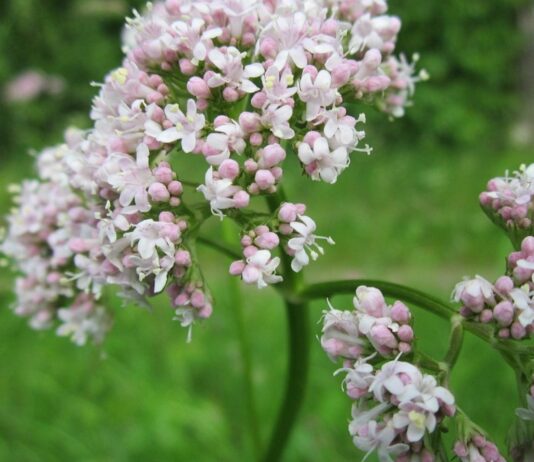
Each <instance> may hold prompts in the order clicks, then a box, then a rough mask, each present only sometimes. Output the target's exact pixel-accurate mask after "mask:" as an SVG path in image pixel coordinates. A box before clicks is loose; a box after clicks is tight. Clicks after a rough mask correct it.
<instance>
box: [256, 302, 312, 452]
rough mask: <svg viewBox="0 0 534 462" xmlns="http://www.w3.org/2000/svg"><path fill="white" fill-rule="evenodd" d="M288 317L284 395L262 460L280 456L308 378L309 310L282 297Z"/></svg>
mask: <svg viewBox="0 0 534 462" xmlns="http://www.w3.org/2000/svg"><path fill="white" fill-rule="evenodd" d="M285 304H286V315H287V321H288V341H289V363H288V366H287V369H288V375H287V381H286V389H285V393H284V399H283V401H282V405H281V407H280V410H279V413H278V417H277V420H276V423H275V426H274V430H273V433H272V435H271V439H270V441H269V445H268V447H267V450H266V451H265V454H264V457H263V461H264V462H277V461H279V460H282V456H283V453H284V450H285V447H286V445H287V443H288V442H289V438H290V436H291V431H292V429H293V426H294V424H295V422H296V420H297V417H298V413H299V410H300V408H301V406H302V403H303V401H304V397H305V391H306V384H307V380H308V363H309V344H310V328H309V313H308V310H306V309H305V306H304V305H303V304H294V303H291V302H289V301H287V300H285Z"/></svg>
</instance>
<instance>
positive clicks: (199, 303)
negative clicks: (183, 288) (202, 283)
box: [191, 290, 206, 308]
mask: <svg viewBox="0 0 534 462" xmlns="http://www.w3.org/2000/svg"><path fill="white" fill-rule="evenodd" d="M205 303H206V296H205V295H204V294H203V293H202V291H200V290H195V291H194V292H193V293H192V294H191V305H193V306H194V307H195V308H202V307H203V306H204V304H205Z"/></svg>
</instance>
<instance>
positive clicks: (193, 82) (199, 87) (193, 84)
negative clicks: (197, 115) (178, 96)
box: [187, 77, 211, 99]
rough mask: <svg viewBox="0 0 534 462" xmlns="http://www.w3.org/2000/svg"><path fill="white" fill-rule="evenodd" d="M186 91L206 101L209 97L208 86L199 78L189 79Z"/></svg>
mask: <svg viewBox="0 0 534 462" xmlns="http://www.w3.org/2000/svg"><path fill="white" fill-rule="evenodd" d="M187 91H188V92H189V93H191V94H192V95H193V96H196V97H197V98H201V99H208V98H209V97H210V96H211V91H210V88H209V87H208V84H207V83H206V82H205V81H204V80H203V79H201V78H200V77H191V78H190V79H189V81H188V82H187Z"/></svg>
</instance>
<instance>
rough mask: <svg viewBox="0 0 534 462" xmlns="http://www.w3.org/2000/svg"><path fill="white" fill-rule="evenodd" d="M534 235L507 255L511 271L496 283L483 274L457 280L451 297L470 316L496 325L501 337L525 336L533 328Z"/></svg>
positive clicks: (519, 337)
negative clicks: (485, 277)
mask: <svg viewBox="0 0 534 462" xmlns="http://www.w3.org/2000/svg"><path fill="white" fill-rule="evenodd" d="M533 262H534V237H532V236H529V237H526V238H525V239H524V240H523V242H522V244H521V250H520V251H518V252H512V253H511V254H510V255H509V257H508V274H507V275H504V276H501V277H499V278H498V279H497V280H496V281H495V283H494V284H492V283H491V282H489V281H487V280H486V279H484V278H483V277H481V276H476V277H475V278H474V279H468V280H464V281H462V282H460V283H458V284H457V285H456V287H455V289H454V291H453V294H452V298H453V300H454V301H455V302H459V303H461V304H462V308H461V309H460V313H461V314H462V315H463V316H464V317H466V318H467V319H470V320H473V321H477V322H481V323H484V324H488V325H493V326H494V327H495V329H496V331H497V332H498V335H499V337H501V338H514V339H523V338H526V337H529V336H531V335H532V333H533V332H534V280H533V274H534V263H533Z"/></svg>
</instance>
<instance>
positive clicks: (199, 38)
mask: <svg viewBox="0 0 534 462" xmlns="http://www.w3.org/2000/svg"><path fill="white" fill-rule="evenodd" d="M205 26H206V22H205V21H204V20H203V19H201V18H193V19H191V21H190V22H184V21H175V22H173V23H172V29H173V31H174V32H175V33H176V37H172V36H171V35H170V34H169V35H168V36H167V35H166V36H164V41H167V43H168V44H169V46H171V47H173V48H178V47H180V48H181V49H182V48H183V47H184V46H185V47H187V49H188V50H189V52H190V54H191V56H192V59H191V61H192V62H193V64H195V65H198V63H199V62H200V61H205V60H206V56H207V54H208V50H209V49H211V48H212V47H213V43H212V40H213V39H214V38H217V37H219V36H220V35H221V34H222V29H221V28H220V27H213V28H210V29H207V30H204V28H205Z"/></svg>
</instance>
